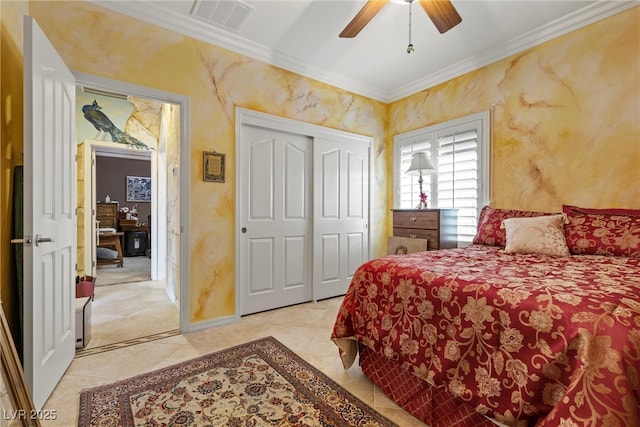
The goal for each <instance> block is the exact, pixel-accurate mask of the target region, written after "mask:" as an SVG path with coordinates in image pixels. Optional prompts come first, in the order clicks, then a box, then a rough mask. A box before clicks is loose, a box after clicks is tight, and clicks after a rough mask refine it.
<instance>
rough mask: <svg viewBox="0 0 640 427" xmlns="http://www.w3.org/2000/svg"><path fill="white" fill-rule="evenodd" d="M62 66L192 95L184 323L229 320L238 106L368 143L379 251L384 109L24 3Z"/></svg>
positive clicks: (236, 58)
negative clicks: (215, 176) (208, 166)
mask: <svg viewBox="0 0 640 427" xmlns="http://www.w3.org/2000/svg"><path fill="white" fill-rule="evenodd" d="M29 13H30V14H31V15H32V16H33V17H34V18H35V19H36V21H38V23H39V25H40V26H41V27H42V29H43V30H44V32H45V34H46V35H47V37H48V38H49V40H51V42H52V44H53V45H54V46H55V48H56V49H57V50H58V52H59V53H60V55H61V56H62V58H63V59H64V60H65V62H66V63H67V65H68V66H69V67H70V68H71V69H72V70H74V71H79V72H84V73H89V74H95V75H99V76H104V77H108V78H112V79H116V80H122V81H126V82H130V83H134V84H138V85H142V86H149V87H153V88H158V89H161V90H166V91H168V92H173V93H179V94H184V95H187V96H189V97H190V105H191V118H190V120H191V122H190V129H191V152H190V153H182V155H188V156H190V161H191V177H190V178H191V205H190V206H189V212H190V214H191V217H190V229H189V230H188V231H187V232H188V233H190V240H191V248H190V254H189V255H190V260H191V261H190V265H189V268H190V269H191V283H190V298H191V301H190V302H189V304H190V308H191V321H192V322H200V321H206V320H210V319H215V318H218V317H223V316H230V315H233V314H234V309H235V295H234V294H235V274H234V270H235V258H234V254H235V251H234V245H235V231H234V228H235V212H234V207H235V179H234V176H235V170H234V164H235V158H234V152H235V145H234V144H235V140H234V138H235V136H234V125H235V123H234V115H235V108H236V107H244V108H250V109H253V110H258V111H261V112H266V113H270V114H274V115H278V116H283V117H288V118H292V119H296V120H300V121H304V122H308V123H314V124H319V125H322V126H326V127H330V128H337V129H342V130H346V131H350V132H354V133H359V134H364V135H370V136H373V137H374V140H375V142H374V143H375V146H374V148H373V150H374V153H375V158H374V161H373V162H374V164H373V168H374V171H373V174H374V175H375V176H376V181H375V184H374V186H373V189H372V190H373V198H374V200H375V202H374V206H375V210H374V212H373V222H374V229H375V230H377V234H376V236H373V238H372V241H373V242H376V252H377V253H382V251H383V249H384V247H383V244H384V243H383V242H384V237H385V236H386V233H387V215H388V212H387V209H386V196H387V189H386V185H387V183H386V178H385V175H386V167H387V160H386V155H385V152H384V147H385V145H384V120H385V117H386V114H387V106H386V105H384V104H382V103H379V102H375V101H372V100H370V99H367V98H364V97H360V96H356V95H353V94H351V93H349V92H347V91H344V90H340V89H337V88H334V87H331V86H328V85H326V84H322V83H319V82H317V81H314V80H311V79H307V78H303V77H301V76H299V75H296V74H294V73H291V72H287V71H284V70H282V69H279V68H276V67H273V66H270V65H266V64H264V63H261V62H259V61H255V60H253V59H250V58H247V57H244V56H241V55H239V54H237V53H234V52H230V51H228V50H225V49H222V48H219V47H216V46H212V45H209V44H206V43H204V42H201V41H198V40H194V39H192V38H189V37H185V36H182V35H179V34H176V33H173V32H170V31H166V30H163V29H160V28H158V27H155V26H153V25H149V24H146V23H143V22H140V21H137V20H135V19H133V18H129V17H126V16H123V15H120V14H117V13H113V12H111V11H108V10H106V9H102V8H100V7H98V6H96V5H93V4H90V3H87V2H58V1H56V2H30V3H29ZM214 150H215V151H217V152H222V153H226V155H227V158H226V160H227V165H228V168H227V171H226V172H227V173H226V180H225V183H224V184H216V185H212V184H211V183H208V182H203V180H202V152H203V151H214Z"/></svg>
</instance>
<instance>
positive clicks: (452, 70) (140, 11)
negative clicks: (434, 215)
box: [88, 0, 639, 103]
mask: <svg viewBox="0 0 640 427" xmlns="http://www.w3.org/2000/svg"><path fill="white" fill-rule="evenodd" d="M88 1H89V2H91V3H93V4H96V5H98V6H100V7H103V8H105V9H109V10H112V11H114V12H118V13H122V14H125V15H128V16H130V17H133V18H136V19H139V20H141V21H144V22H147V23H150V24H154V25H158V26H160V27H162V28H165V29H168V30H171V31H175V32H177V33H179V34H183V35H186V36H189V37H193V38H195V39H198V40H201V41H204V42H206V43H210V44H213V45H216V46H219V47H221V48H224V49H228V50H230V51H233V52H236V53H239V54H242V55H245V56H248V57H250V58H253V59H256V60H258V61H261V62H264V63H267V64H271V65H273V66H276V67H279V68H283V69H285V70H288V71H291V72H294V73H297V74H300V75H302V76H305V77H309V78H311V79H314V80H318V81H320V82H323V83H326V84H329V85H331V86H335V87H338V88H341V89H344V90H347V91H350V92H354V93H356V94H359V95H362V96H365V97H368V98H372V99H374V100H377V101H381V102H385V103H389V102H394V101H397V100H399V99H402V98H405V97H407V96H409V95H412V94H414V93H416V92H420V91H422V90H425V89H428V88H430V87H433V86H435V85H438V84H440V83H444V82H446V81H448V80H451V79H453V78H455V77H458V76H461V75H463V74H465V73H468V72H471V71H473V70H476V69H478V68H480V67H483V66H486V65H489V64H491V63H493V62H496V61H499V60H501V59H504V58H506V57H508V56H511V55H513V54H516V53H518V52H522V51H524V50H526V49H529V48H531V47H534V46H537V45H539V44H541V43H544V42H546V41H549V40H551V39H554V38H556V37H559V36H562V35H564V34H567V33H569V32H571V31H574V30H577V29H579V28H582V27H584V26H587V25H589V24H592V23H594V22H597V21H599V20H602V19H605V18H608V17H610V16H613V15H615V14H618V13H621V12H624V11H625V10H627V9H630V8H632V7H635V6H638V4H639V2H638V0H633V1H617V0H602V1H599V2H597V3H594V4H592V5H590V6H587V7H585V8H583V9H581V10H579V11H577V12H574V13H572V14H569V15H566V16H564V17H562V18H561V19H558V20H556V21H553V22H550V23H548V24H546V25H544V26H542V27H539V28H537V29H535V30H532V31H529V32H528V33H526V34H523V35H522V36H520V37H518V38H515V39H513V40H509V41H508V42H506V43H503V44H502V45H500V46H497V47H495V48H492V49H489V50H487V51H484V52H481V53H479V54H478V55H476V56H473V57H470V58H468V59H466V60H464V61H460V62H458V63H456V64H452V65H451V66H450V67H447V68H445V69H442V70H439V71H437V72H435V73H432V74H430V75H427V76H425V77H423V78H421V79H419V80H416V81H414V82H412V83H410V84H407V85H405V86H402V87H399V88H397V89H395V90H392V91H388V92H386V91H382V90H380V89H378V88H375V87H372V86H370V85H365V84H363V83H362V82H359V81H357V80H354V79H350V78H348V77H346V76H343V75H339V74H336V73H333V72H331V71H327V70H324V69H320V68H318V67H315V66H312V65H310V64H308V63H306V62H304V61H301V60H299V59H297V58H294V57H292V56H290V55H286V54H283V53H281V52H277V51H274V50H272V49H270V48H268V47H267V46H264V45H262V44H259V43H255V42H253V41H250V40H247V39H245V38H243V37H240V36H238V35H234V34H233V33H230V32H229V31H225V30H222V29H219V28H216V27H213V26H211V25H210V24H207V23H205V22H204V21H203V22H200V21H199V20H197V19H190V18H188V17H185V16H184V15H182V14H179V13H176V12H174V11H172V10H168V9H163V10H162V11H160V10H158V8H157V7H154V6H153V3H154V2H153V1H147V0H139V1H111V0H88Z"/></svg>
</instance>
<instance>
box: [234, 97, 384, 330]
mask: <svg viewBox="0 0 640 427" xmlns="http://www.w3.org/2000/svg"><path fill="white" fill-rule="evenodd" d="M245 125H251V126H257V127H262V128H267V129H272V130H277V131H281V132H290V133H294V134H298V135H304V136H308V137H311V138H312V140H313V138H325V139H334V138H336V137H338V138H340V139H342V140H345V141H357V142H366V143H367V144H368V147H369V218H368V224H369V227H368V233H369V251H368V256H369V258H371V257H372V256H373V244H372V242H371V236H374V235H375V232H374V229H373V221H372V220H371V219H372V218H371V213H372V212H373V210H372V208H373V203H372V200H373V197H372V189H373V183H374V182H375V176H374V173H373V167H372V166H373V158H372V147H373V137H370V136H365V135H359V134H356V133H352V132H347V131H343V130H338V129H332V128H328V127H324V126H320V125H316V124H312V123H306V122H302V121H298V120H294V119H288V118H285V117H280V116H275V115H272V114H267V113H261V112H259V111H253V110H249V109H246V108H242V107H236V120H235V142H236V143H235V158H236V161H235V170H236V174H235V180H236V190H235V198H236V202H235V211H236V218H235V231H234V234H235V257H236V263H235V264H236V267H235V282H236V283H235V295H236V298H235V320H236V321H239V320H240V317H241V314H240V312H241V300H240V298H241V296H242V290H241V288H240V280H239V277H240V262H239V260H240V238H241V234H240V232H239V230H240V227H241V226H242V224H241V223H240V214H239V212H240V209H241V203H240V194H239V190H238V189H239V188H240V185H239V182H240V179H241V170H240V166H241V164H242V159H241V158H240V152H241V150H240V147H241V144H242V127H243V126H245ZM312 144H313V141H312Z"/></svg>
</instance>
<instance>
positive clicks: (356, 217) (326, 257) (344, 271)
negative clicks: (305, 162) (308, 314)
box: [313, 138, 369, 300]
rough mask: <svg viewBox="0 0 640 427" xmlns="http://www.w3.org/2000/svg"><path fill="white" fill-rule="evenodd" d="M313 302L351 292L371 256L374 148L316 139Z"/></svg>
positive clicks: (353, 142) (365, 144)
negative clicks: (371, 151) (371, 150)
mask: <svg viewBox="0 0 640 427" xmlns="http://www.w3.org/2000/svg"><path fill="white" fill-rule="evenodd" d="M313 171H314V178H313V179H314V181H313V183H314V184H313V191H314V203H313V218H314V221H313V237H314V238H313V299H314V300H319V299H323V298H329V297H333V296H337V295H342V294H344V293H345V292H346V290H347V287H348V286H349V283H350V281H351V277H352V276H353V273H354V272H355V270H356V269H357V268H358V267H359V266H360V265H361V264H362V263H363V262H365V261H366V260H367V259H368V252H369V232H368V223H369V144H368V143H366V142H357V141H348V142H345V141H340V140H329V139H322V138H315V139H314V144H313Z"/></svg>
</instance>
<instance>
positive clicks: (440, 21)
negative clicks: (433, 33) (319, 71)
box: [340, 0, 462, 38]
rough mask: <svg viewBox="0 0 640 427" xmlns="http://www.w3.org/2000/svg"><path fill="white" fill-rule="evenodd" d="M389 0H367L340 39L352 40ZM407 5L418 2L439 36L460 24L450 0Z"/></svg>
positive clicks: (425, 1) (423, 0)
mask: <svg viewBox="0 0 640 427" xmlns="http://www.w3.org/2000/svg"><path fill="white" fill-rule="evenodd" d="M388 1H389V0H368V1H367V3H366V4H365V5H364V6H363V7H362V9H360V11H359V12H358V14H357V15H356V16H355V17H354V18H353V19H352V20H351V22H349V24H348V25H347V26H346V27H345V28H344V30H342V32H341V33H340V37H341V38H353V37H355V36H357V35H358V33H359V32H360V31H361V30H362V29H363V28H364V27H365V25H367V24H368V23H369V21H371V20H372V19H373V17H374V16H376V14H377V13H378V12H380V10H381V9H382V8H383V7H384V6H385V5H386V4H387V2H388ZM404 1H405V2H407V3H413V2H414V1H418V2H419V3H420V5H421V6H422V8H423V9H424V11H425V12H426V14H427V15H428V16H429V18H431V21H432V22H433V24H434V25H435V26H436V28H437V29H438V31H440V34H442V33H445V32H447V31H449V30H450V29H451V28H453V27H455V26H456V25H458V24H459V23H460V22H462V18H461V17H460V15H459V14H458V11H457V10H456V8H455V7H453V4H451V0H404Z"/></svg>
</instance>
